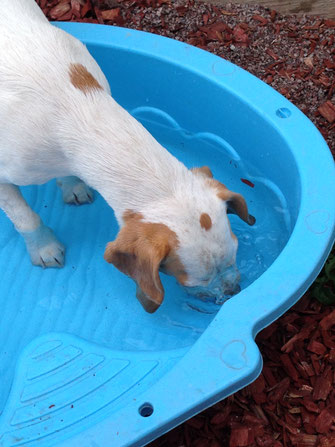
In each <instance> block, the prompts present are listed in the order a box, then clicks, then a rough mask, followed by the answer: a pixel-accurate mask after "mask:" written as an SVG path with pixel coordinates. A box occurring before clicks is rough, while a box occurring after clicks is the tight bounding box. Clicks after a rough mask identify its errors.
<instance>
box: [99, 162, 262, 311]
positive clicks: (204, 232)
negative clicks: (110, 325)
mask: <svg viewBox="0 0 335 447" xmlns="http://www.w3.org/2000/svg"><path fill="white" fill-rule="evenodd" d="M191 176H192V177H193V179H194V182H192V188H191V193H189V194H184V196H183V197H180V196H179V197H178V193H176V197H174V198H169V199H166V200H163V201H162V202H161V203H156V204H155V206H154V207H153V208H152V209H148V210H145V212H144V213H143V214H142V213H136V212H132V211H128V212H126V213H125V215H124V216H123V221H124V225H123V226H122V228H121V230H120V232H119V234H118V236H117V238H116V240H115V241H113V242H110V243H109V244H108V245H107V247H106V251H105V255H104V258H105V260H106V261H107V262H109V263H112V264H114V266H115V267H117V268H118V269H119V270H120V271H121V272H123V273H125V274H126V275H128V276H130V277H131V278H132V279H133V280H134V281H135V282H136V284H137V293H136V296H137V298H138V299H139V301H140V302H141V304H142V305H143V307H144V309H145V310H146V311H147V312H151V313H152V312H155V311H156V310H157V309H158V307H159V306H160V305H161V303H162V301H163V298H164V289H163V286H162V283H161V280H160V277H159V272H160V271H161V272H164V273H167V274H169V275H173V276H174V277H175V278H176V279H177V281H178V282H179V283H180V284H181V285H182V286H185V287H186V288H187V289H188V291H189V292H190V293H195V294H197V295H202V296H206V295H207V296H210V295H212V296H215V295H223V294H224V295H233V294H235V293H236V292H237V291H238V290H239V286H238V283H239V279H240V275H239V272H238V269H237V268H236V252H237V247H238V241H237V238H236V236H235V235H234V234H233V233H232V231H231V228H230V223H229V220H228V218H227V213H234V214H237V215H238V216H239V217H240V218H241V219H242V220H244V221H245V222H246V223H247V224H249V225H253V224H254V223H255V218H254V217H252V216H250V215H249V213H248V207H247V204H246V202H245V200H244V198H243V197H242V196H241V195H240V194H237V193H234V192H232V191H230V190H229V189H227V188H226V187H225V186H224V185H223V184H222V183H220V182H218V181H217V180H214V179H213V175H212V173H211V171H210V169H209V168H207V167H202V168H195V169H193V170H192V174H191Z"/></svg>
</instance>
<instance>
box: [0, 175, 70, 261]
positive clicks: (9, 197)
mask: <svg viewBox="0 0 335 447" xmlns="http://www.w3.org/2000/svg"><path fill="white" fill-rule="evenodd" d="M0 208H2V209H3V211H4V212H5V213H6V214H7V216H8V217H9V219H10V220H11V221H12V222H13V224H14V226H15V228H16V230H17V231H18V232H19V233H20V234H21V235H22V236H23V238H24V241H25V243H26V247H27V250H28V253H29V254H30V258H31V262H32V263H33V264H34V265H40V266H41V267H62V266H63V265H64V252H65V248H64V246H63V245H62V244H61V243H60V242H59V241H58V240H57V239H56V237H55V235H54V234H53V231H52V230H51V229H50V228H48V227H46V226H45V225H44V224H43V222H42V220H41V218H40V217H39V215H38V214H36V213H35V212H34V211H33V210H32V209H31V208H30V206H29V205H28V204H27V202H26V201H25V200H24V198H23V197H22V194H21V192H20V190H19V188H18V187H17V186H15V185H11V184H7V183H6V184H0Z"/></svg>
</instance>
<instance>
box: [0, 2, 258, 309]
mask: <svg viewBox="0 0 335 447" xmlns="http://www.w3.org/2000/svg"><path fill="white" fill-rule="evenodd" d="M0 5H5V7H4V8H2V10H1V15H0V29H1V33H0V52H1V60H0V208H2V210H3V211H4V212H5V213H6V214H7V216H8V217H9V219H10V220H11V221H12V222H13V224H14V226H15V228H16V230H17V231H18V232H19V233H20V234H21V236H22V237H23V239H24V241H25V244H26V247H27V250H28V253H29V255H30V257H31V261H32V263H33V264H34V265H39V266H42V267H61V266H63V264H64V251H65V249H64V246H63V245H62V244H61V243H60V242H59V241H58V240H57V239H56V237H55V235H54V233H53V231H52V230H51V229H50V228H48V227H46V226H45V225H44V224H43V222H42V221H41V219H40V217H39V216H38V214H36V212H34V211H33V210H32V209H31V208H30V207H29V205H28V204H27V203H26V201H25V200H24V198H23V197H22V195H21V193H20V190H19V186H23V185H31V184H34V185H38V184H43V183H46V182H48V181H49V180H51V179H53V178H57V185H58V186H59V187H60V188H61V190H62V194H63V199H64V201H65V202H66V203H74V204H78V205H79V204H82V203H88V202H91V201H92V200H93V192H92V189H91V188H93V189H94V190H96V191H98V192H99V193H100V194H101V195H102V196H103V197H104V199H105V200H106V201H107V203H108V204H109V205H110V206H111V207H112V208H113V210H114V212H115V216H116V219H117V221H118V224H119V226H120V230H119V233H118V235H117V237H116V239H115V240H114V241H112V242H109V243H108V244H107V247H106V250H105V253H104V258H105V260H106V261H107V262H109V263H111V264H113V265H114V266H115V267H116V268H117V269H119V270H120V271H121V272H123V273H124V274H126V275H128V276H130V277H131V278H132V279H133V280H134V281H135V283H136V285H137V291H136V296H137V298H138V299H139V301H140V303H141V304H142V306H143V307H144V309H145V310H146V311H147V312H150V313H152V312H155V311H156V310H157V309H158V308H159V306H160V305H161V303H162V301H163V298H164V289H163V286H162V283H161V280H160V276H159V272H164V273H166V274H168V275H173V276H174V277H175V278H176V280H177V282H178V283H179V284H180V285H182V286H184V287H186V288H187V290H188V291H189V292H190V293H192V291H196V293H200V294H202V295H206V294H210V292H209V291H210V290H218V289H220V290H221V291H222V292H223V293H225V294H227V295H233V294H234V293H236V292H237V291H238V290H239V280H240V275H239V272H238V269H237V267H236V252H237V247H238V241H237V238H236V236H235V235H234V234H233V233H232V231H231V227H230V223H229V220H228V217H227V213H235V214H237V215H238V216H239V217H240V218H241V219H242V220H243V221H244V222H246V224H248V225H253V224H254V223H255V218H254V217H253V216H251V215H249V212H248V207H247V204H246V201H245V199H244V198H243V196H242V195H240V194H238V193H235V192H233V191H230V190H229V189H228V188H227V187H226V186H225V185H223V184H222V183H220V182H219V181H217V180H215V179H214V178H213V175H212V172H211V170H210V169H209V168H208V167H200V168H193V169H187V168H186V167H185V165H184V164H182V163H181V162H180V161H179V160H177V159H176V158H175V157H174V156H172V155H171V154H170V153H169V152H168V151H167V150H166V149H164V148H163V147H162V146H161V145H160V144H159V143H158V142H157V141H156V140H155V139H154V138H153V137H152V135H151V134H150V133H149V132H148V131H147V130H146V129H145V128H144V127H143V126H142V125H141V124H140V123H139V122H138V121H137V120H135V119H134V118H133V117H132V116H131V115H130V114H129V113H128V112H127V111H126V110H124V109H123V108H122V107H121V106H120V105H119V104H118V103H116V102H115V100H114V99H113V98H112V96H111V91H110V87H109V84H108V81H107V79H106V77H105V75H104V74H103V72H102V71H101V69H100V68H99V66H98V64H97V63H96V61H95V60H94V59H93V57H92V56H91V55H90V54H89V52H88V50H87V49H86V47H85V46H84V45H83V44H82V43H81V42H79V40H77V39H75V38H74V37H72V36H70V35H69V34H67V33H66V32H64V31H62V30H60V29H58V28H56V27H54V26H52V25H51V24H50V23H49V22H48V20H47V19H46V17H45V16H44V14H43V13H42V11H41V10H40V8H39V7H38V5H37V4H36V3H35V1H34V0H0Z"/></svg>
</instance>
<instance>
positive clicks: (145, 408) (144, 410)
mask: <svg viewBox="0 0 335 447" xmlns="http://www.w3.org/2000/svg"><path fill="white" fill-rule="evenodd" d="M138 412H139V413H140V415H141V416H143V417H144V418H147V417H149V416H151V415H152V413H153V412H154V407H153V406H152V405H151V404H149V403H148V402H146V403H145V404H143V405H141V406H140V408H139V409H138Z"/></svg>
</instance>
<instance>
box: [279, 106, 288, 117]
mask: <svg viewBox="0 0 335 447" xmlns="http://www.w3.org/2000/svg"><path fill="white" fill-rule="evenodd" d="M276 115H277V116H279V118H289V117H290V116H291V110H290V109H287V108H286V107H281V108H280V109H278V110H277V111H276Z"/></svg>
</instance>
